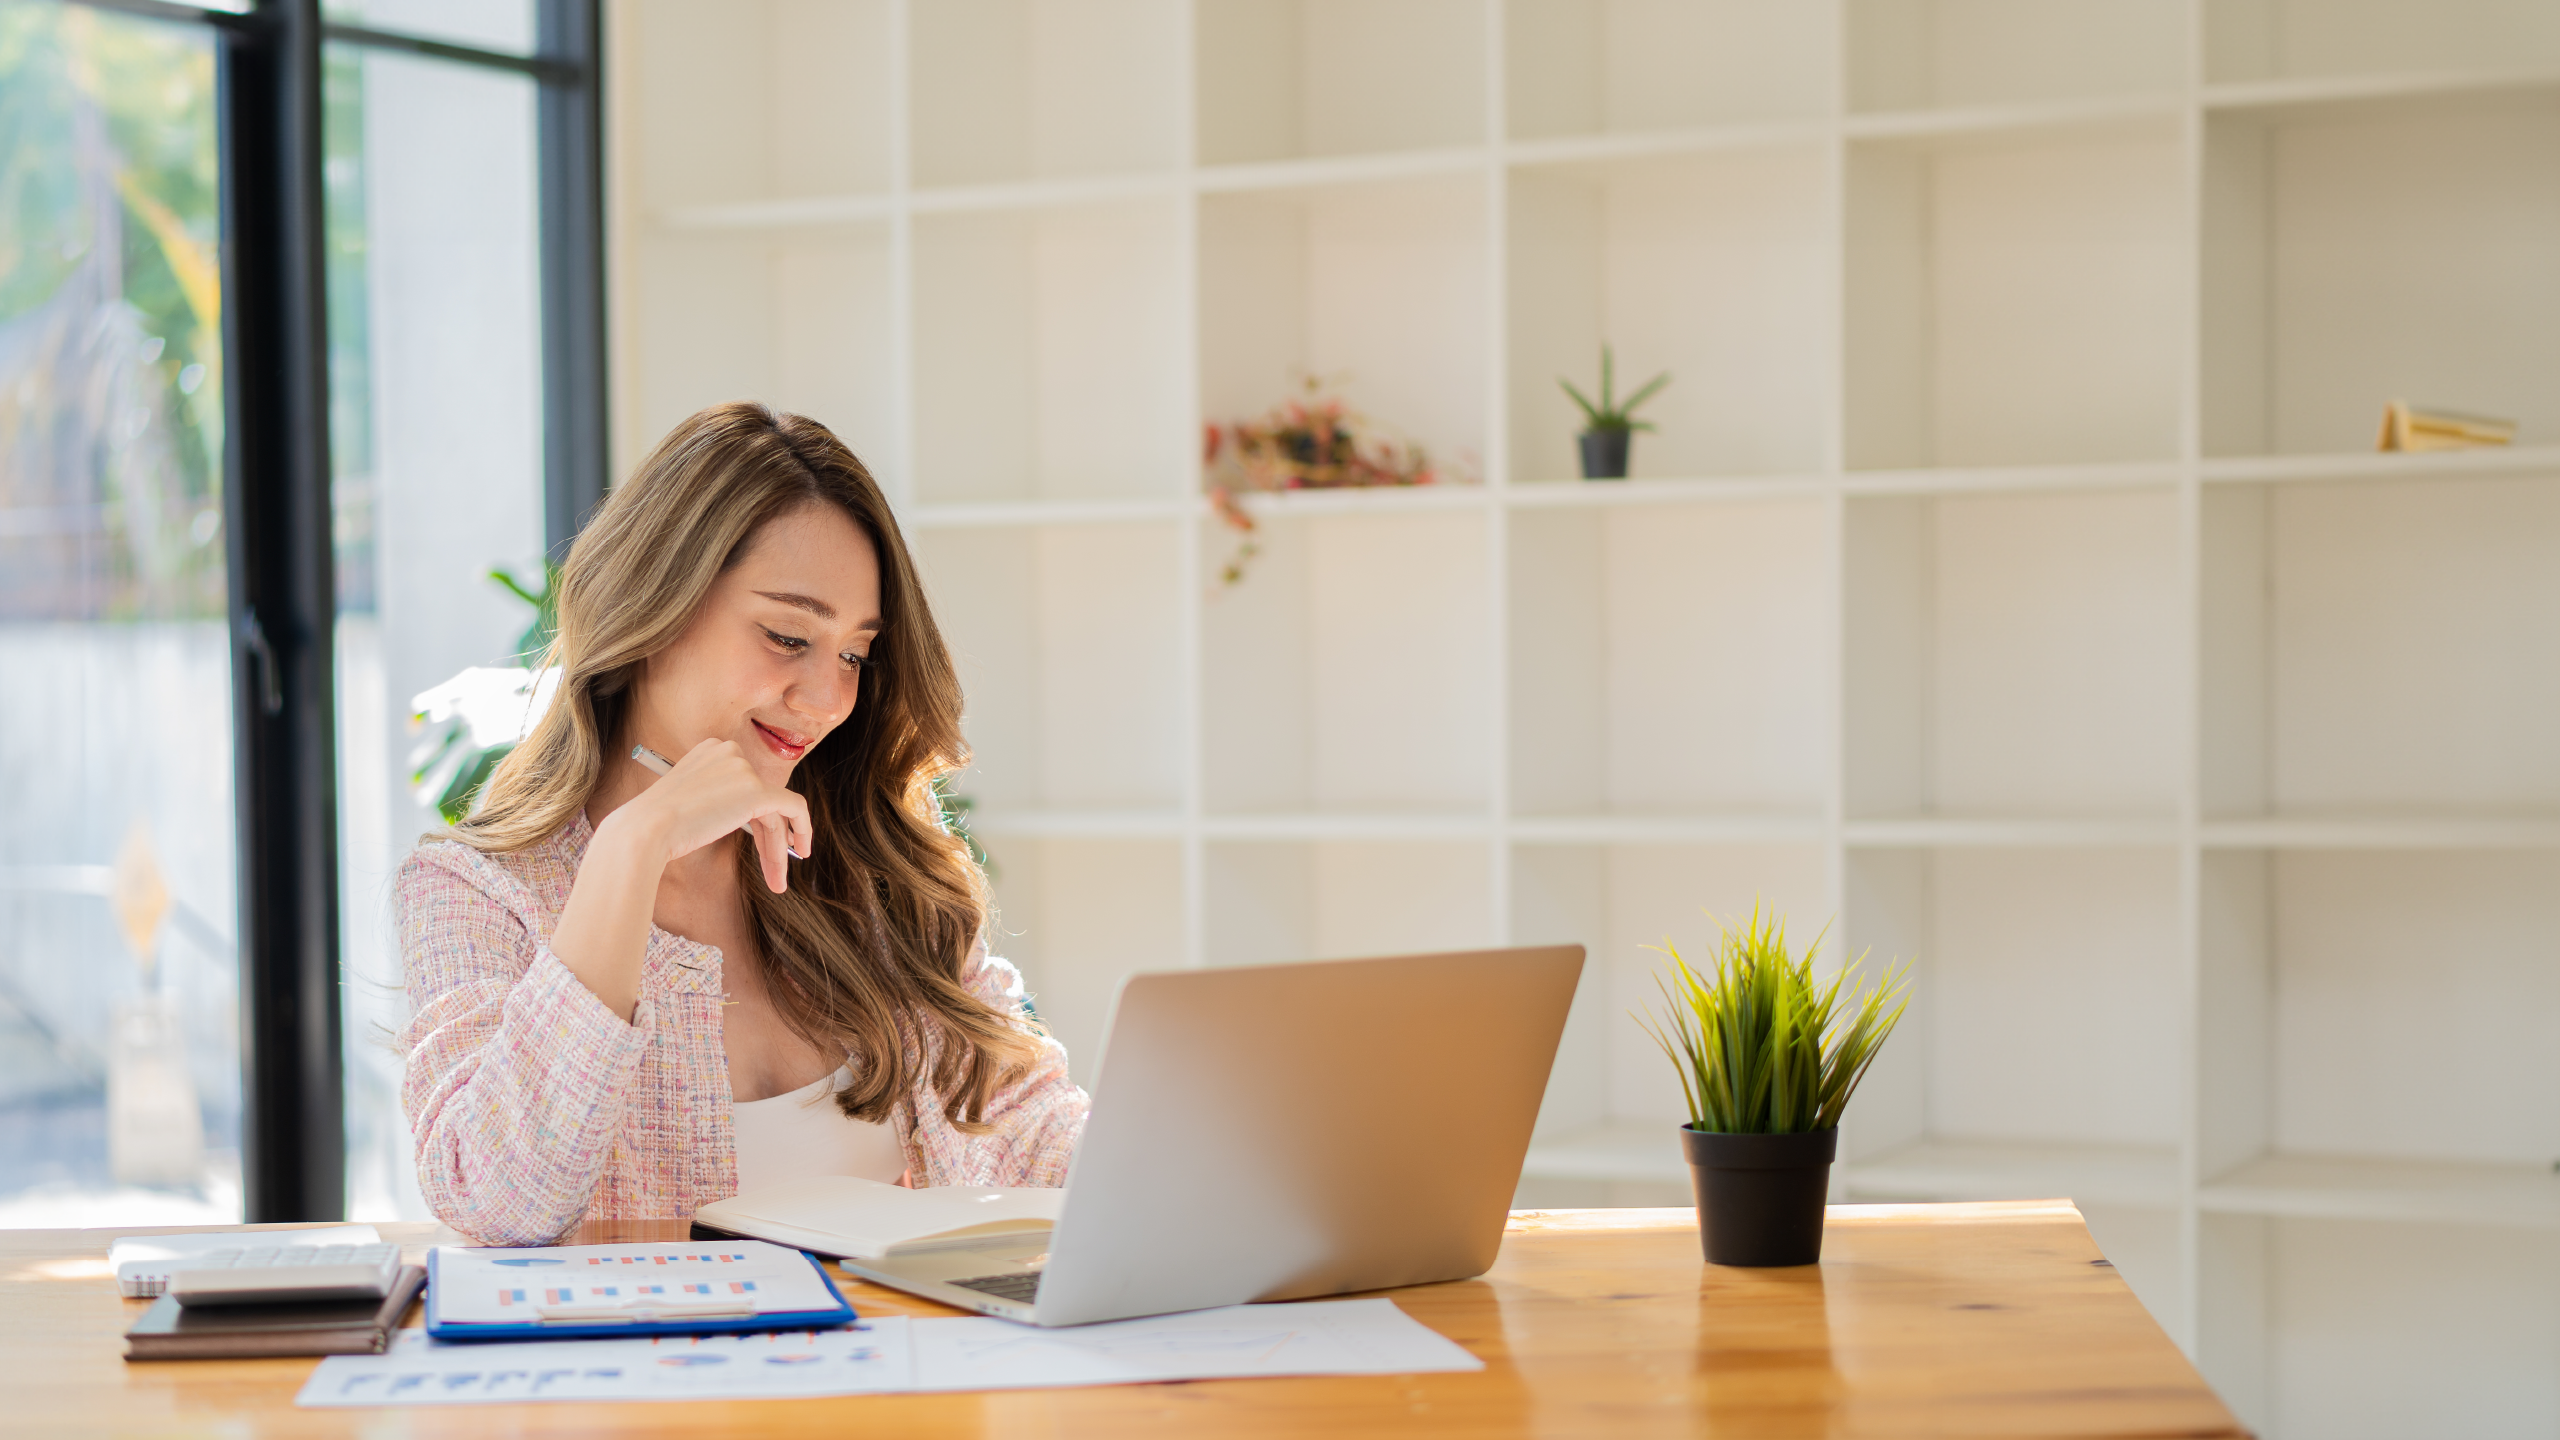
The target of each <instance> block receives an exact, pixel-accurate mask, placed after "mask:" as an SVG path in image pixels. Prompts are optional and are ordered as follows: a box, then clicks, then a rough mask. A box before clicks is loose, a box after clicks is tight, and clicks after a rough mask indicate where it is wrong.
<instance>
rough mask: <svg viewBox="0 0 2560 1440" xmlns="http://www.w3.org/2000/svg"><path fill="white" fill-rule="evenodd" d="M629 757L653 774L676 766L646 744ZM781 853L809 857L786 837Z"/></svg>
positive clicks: (634, 748) (637, 748)
mask: <svg viewBox="0 0 2560 1440" xmlns="http://www.w3.org/2000/svg"><path fill="white" fill-rule="evenodd" d="M631 758H632V759H634V760H637V761H639V762H640V763H641V764H642V765H645V766H647V767H648V768H649V772H650V773H651V774H653V775H664V774H666V773H667V772H668V771H670V770H673V769H674V768H676V762H674V761H673V760H670V759H668V758H667V757H666V756H664V755H661V754H659V753H658V752H657V751H655V750H652V749H650V748H649V747H648V746H646V745H634V746H632V747H631ZM738 828H739V829H740V830H741V831H744V832H745V833H746V834H749V835H753V834H754V833H756V832H755V831H754V830H753V829H750V828H749V827H747V826H744V825H741V826H739V827H738ZM782 853H783V854H785V855H788V856H790V857H791V858H792V859H794V860H806V859H808V858H809V857H808V856H806V855H803V854H801V853H800V852H799V851H797V850H794V849H792V848H791V842H790V841H789V840H788V839H786V840H784V841H783V842H782Z"/></svg>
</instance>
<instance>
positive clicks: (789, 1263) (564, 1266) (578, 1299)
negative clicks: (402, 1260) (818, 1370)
mask: <svg viewBox="0 0 2560 1440" xmlns="http://www.w3.org/2000/svg"><path fill="white" fill-rule="evenodd" d="M430 1299H431V1300H432V1302H433V1303H434V1305H435V1315H436V1319H437V1320H438V1321H439V1322H444V1323H456V1322H458V1323H461V1324H465V1325H526V1324H533V1323H536V1322H539V1321H540V1320H541V1319H542V1312H543V1310H544V1309H545V1308H557V1307H562V1306H574V1307H579V1308H583V1309H614V1308H621V1309H641V1308H645V1307H648V1306H652V1305H692V1306H701V1305H708V1304H715V1303H733V1304H735V1305H736V1306H738V1307H739V1308H741V1309H750V1310H754V1311H756V1312H757V1313H759V1314H763V1313H766V1312H770V1311H775V1310H832V1309H837V1308H838V1303H837V1300H836V1297H835V1296H833V1295H830V1294H828V1293H827V1283H826V1279H825V1277H823V1276H822V1275H820V1274H819V1273H818V1267H817V1266H815V1265H812V1264H810V1263H809V1260H808V1257H806V1256H804V1255H802V1254H801V1253H800V1252H799V1251H797V1250H793V1249H789V1248H787V1247H784V1246H781V1245H767V1244H766V1243H764V1242H763V1241H761V1240H719V1241H711V1240H693V1241H686V1242H684V1243H682V1244H677V1245H664V1244H661V1245H552V1246H540V1247H533V1248H528V1249H521V1250H502V1249H490V1250H482V1249H474V1248H470V1247H466V1246H461V1245H440V1246H438V1247H436V1268H435V1288H434V1291H433V1293H432V1295H431V1296H430Z"/></svg>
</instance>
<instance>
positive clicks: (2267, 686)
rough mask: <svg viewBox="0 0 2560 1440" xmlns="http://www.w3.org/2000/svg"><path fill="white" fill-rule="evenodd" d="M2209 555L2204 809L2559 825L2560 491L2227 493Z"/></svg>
mask: <svg viewBox="0 0 2560 1440" xmlns="http://www.w3.org/2000/svg"><path fill="white" fill-rule="evenodd" d="M2202 542H2203V544H2202V552H2201V553H2202V558H2203V563H2204V579H2205V586H2204V592H2203V599H2204V606H2203V624H2202V632H2201V633H2202V636H2203V642H2204V657H2203V658H2204V671H2203V673H2204V682H2205V688H2204V697H2203V698H2204V714H2205V728H2204V733H2203V736H2202V741H2203V755H2204V786H2205V789H2204V799H2205V804H2206V813H2207V814H2210V815H2234V814H2237V815H2256V814H2272V815H2274V816H2277V817H2282V816H2288V815H2300V816H2304V817H2306V818H2309V817H2317V816H2321V815H2341V814H2343V815H2350V816H2352V815H2358V814H2362V815H2372V816H2383V817H2388V816H2391V815H2408V816H2414V817H2419V818H2421V819H2425V818H2431V817H2440V818H2442V819H2445V820H2449V821H2450V820H2459V819H2463V818H2469V819H2473V820H2477V821H2480V822H2483V823H2484V824H2495V823H2500V822H2503V823H2506V824H2509V825H2524V826H2528V827H2529V826H2530V825H2532V823H2533V822H2535V821H2536V820H2538V819H2540V818H2541V817H2544V816H2548V815H2550V814H2551V813H2552V812H2554V811H2560V737H2555V736H2554V735H2553V734H2552V733H2551V730H2550V727H2549V726H2548V725H2546V724H2544V723H2543V722H2542V719H2541V718H2540V717H2543V716H2546V715H2548V714H2550V713H2552V712H2553V710H2554V709H2555V708H2560V637H2555V635H2554V634H2553V632H2552V628H2551V626H2550V625H2549V624H2548V623H2547V622H2546V621H2545V619H2544V617H2545V616H2547V615H2549V614H2550V613H2551V611H2550V609H2548V608H2546V607H2551V606H2555V605H2560V478H2555V477H2546V476H2485V477H2478V478H2470V477H2455V478H2437V479H2427V480H2388V481H2386V480H2370V481H2362V482H2357V483H2340V484H2309V483H2306V484H2297V485H2287V486H2283V487H2251V488H2246V489H2217V490H2215V491H2213V492H2212V493H2210V494H2209V495H2208V496H2207V497H2206V503H2205V506H2204V510H2203V534H2202ZM2518 838H2522V837H2521V836H2520V837H2518Z"/></svg>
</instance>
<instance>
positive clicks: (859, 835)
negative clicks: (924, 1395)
mask: <svg viewBox="0 0 2560 1440" xmlns="http://www.w3.org/2000/svg"><path fill="white" fill-rule="evenodd" d="M812 504H820V505H834V506H836V507H837V508H839V509H840V510H842V511H843V512H844V513H845V514H846V515H847V516H849V517H850V518H851V519H852V520H853V522H854V523H855V524H856V525H859V526H861V527H862V530H863V533H864V534H866V535H868V536H869V537H870V538H871V545H872V548H873V550H874V551H875V552H877V554H878V556H879V562H880V618H881V622H882V630H881V633H880V635H879V637H878V639H877V640H876V641H875V642H874V643H873V645H872V647H871V665H870V666H869V668H867V669H866V670H865V671H864V673H863V681H862V690H861V695H860V697H859V699H858V701H857V702H856V704H855V706H854V710H853V713H852V714H851V715H850V716H848V717H847V718H846V719H845V721H844V723H843V724H841V725H839V726H837V727H836V729H835V730H834V731H833V732H831V733H830V734H828V735H827V737H826V738H825V739H823V740H821V741H820V742H819V743H818V745H817V746H816V748H814V749H812V750H810V751H809V753H808V754H807V755H806V756H804V757H803V758H802V759H801V761H800V764H799V766H798V768H797V769H796V770H795V771H794V773H793V775H792V780H791V786H792V788H793V789H794V790H796V791H798V792H799V793H800V794H801V795H802V796H804V797H805V798H806V799H807V800H808V802H809V820H810V824H811V826H812V827H813V829H814V830H815V832H816V836H817V841H818V843H817V847H816V849H817V853H816V855H815V856H814V857H813V858H812V859H810V860H808V861H805V862H801V863H799V864H797V865H796V866H795V867H794V869H793V870H792V876H791V888H790V890H789V891H788V892H786V893H784V894H780V895H776V894H774V893H773V892H772V891H770V890H768V889H766V888H765V885H764V883H763V880H762V872H761V871H760V870H759V869H758V867H757V863H756V856H755V850H754V848H753V846H752V844H751V843H750V842H749V841H748V840H747V838H746V837H745V836H744V835H743V834H742V835H740V836H739V837H737V840H736V843H735V848H736V854H737V864H738V871H739V880H738V893H739V894H740V895H741V896H742V897H744V902H745V906H746V912H747V923H748V925H749V927H750V929H751V931H752V932H753V934H754V936H755V941H756V947H757V949H758V951H759V952H761V954H762V957H763V962H764V971H765V975H766V977H767V985H768V988H769V989H770V991H771V993H772V996H773V1001H774V1005H775V1008H776V1009H778V1010H779V1011H780V1012H781V1013H782V1017H783V1019H784V1021H785V1022H786V1023H788V1024H789V1025H790V1026H791V1027H792V1029H793V1030H795V1031H797V1032H798V1033H799V1034H801V1035H802V1036H803V1037H805V1038H806V1039H808V1040H809V1041H810V1043H812V1044H814V1045H818V1046H820V1047H821V1048H826V1049H831V1050H835V1051H840V1052H842V1053H845V1054H847V1055H850V1056H852V1057H854V1058H855V1059H856V1060H857V1061H858V1063H857V1064H856V1066H855V1076H854V1082H853V1084H852V1086H851V1087H850V1088H848V1089H846V1090H844V1091H842V1092H841V1093H840V1094H839V1095H838V1096H837V1103H838V1104H839V1105H840V1106H842V1108H843V1110H844V1112H845V1113H846V1114H848V1115H851V1116H853V1117H854V1118H856V1119H861V1120H875V1121H877V1120H886V1119H887V1118H888V1116H889V1113H890V1111H891V1110H892V1109H893V1108H894V1107H895V1106H896V1104H897V1102H898V1099H899V1097H900V1096H902V1095H904V1094H906V1093H907V1092H908V1090H909V1089H910V1088H912V1086H913V1085H914V1084H915V1083H916V1082H917V1081H918V1080H919V1079H926V1080H929V1082H930V1084H931V1086H932V1088H933V1091H934V1093H935V1094H936V1095H937V1096H939V1097H940V1098H941V1100H942V1104H943V1109H944V1113H945V1114H946V1115H947V1116H948V1117H949V1119H950V1120H951V1121H952V1123H954V1124H956V1125H959V1126H961V1127H962V1128H964V1129H969V1130H981V1129H983V1128H984V1118H985V1115H986V1109H987V1104H988V1100H989V1097H990V1096H991V1095H992V1094H993V1093H994V1092H995V1091H996V1090H997V1089H998V1088H999V1087H1001V1086H1002V1085H1004V1084H1005V1083H1007V1082H1008V1081H1009V1080H1010V1079H1011V1078H1012V1077H1013V1076H1015V1075H1016V1074H1018V1073H1020V1071H1021V1069H1022V1068H1023V1067H1024V1066H1025V1065H1027V1064H1028V1063H1029V1062H1030V1060H1031V1059H1032V1057H1033V1055H1034V1054H1035V1053H1036V1052H1035V1046H1036V1044H1037V1041H1036V1040H1035V1039H1034V1038H1033V1037H1034V1036H1035V1034H1036V1033H1037V1031H1036V1029H1035V1027H1034V1026H1033V1024H1032V1022H1029V1021H1027V1020H1026V1019H1024V1017H1022V1016H1019V1015H1015V1014H1011V1013H1008V1012H1005V1011H1001V1010H998V1009H996V1008H993V1007H991V1006H989V1005H987V1004H986V1003H985V1002H983V1001H981V1000H979V999H978V998H977V997H976V996H974V995H972V994H971V993H970V992H969V991H968V989H967V988H966V987H965V986H964V985H963V984H962V983H961V973H962V967H963V966H965V965H966V964H967V963H968V957H969V952H970V949H971V947H972V946H973V944H974V943H975V942H976V939H977V936H978V929H979V926H980V925H981V923H982V922H983V921H984V919H985V917H986V912H987V893H986V884H985V879H984V877H983V876H982V875H980V873H979V871H978V868H977V866H975V865H974V864H972V863H971V862H970V859H969V853H968V850H967V847H966V846H965V845H964V844H963V843H962V841H961V840H960V839H959V838H958V837H956V836H954V835H952V834H951V833H950V832H949V831H948V830H946V829H945V828H944V827H943V824H942V820H941V809H940V806H939V804H938V803H937V801H936V800H935V797H934V795H933V782H934V780H935V779H936V778H937V777H939V776H941V775H943V774H945V773H948V772H950V771H952V770H956V769H958V768H960V767H961V766H962V765H964V764H966V763H967V761H968V753H969V752H968V747H967V745H966V743H965V742H964V741H963V740H962V739H961V736H960V700H961V697H960V681H959V677H958V675H957V674H956V673H955V672H954V670H953V668H952V664H951V652H950V650H949V648H948V647H946V646H945V645H944V644H943V641H942V632H941V631H940V629H939V628H937V627H936V626H935V625H934V623H933V612H932V611H931V610H930V609H929V608H927V606H926V604H925V597H924V589H923V587H922V586H921V585H920V584H919V583H918V582H917V579H916V571H915V564H914V561H913V560H912V559H911V558H910V557H909V556H908V554H907V547H906V541H905V540H904V539H903V538H902V537H901V536H900V535H899V533H898V524H897V521H896V520H895V519H894V518H893V517H892V516H891V515H890V513H889V505H888V501H887V500H886V499H884V498H883V497H882V495H881V493H880V487H879V485H878V484H877V483H875V482H874V481H873V480H872V478H871V472H870V471H869V470H867V469H865V468H864V467H863V464H862V462H861V461H860V460H858V459H856V458H854V454H853V452H852V451H851V450H850V449H847V448H846V447H845V444H844V442H843V441H841V440H838V439H837V438H836V437H835V435H834V434H833V433H832V432H830V431H829V430H828V429H827V427H825V426H824V425H821V424H819V423H818V422H817V421H815V420H811V419H808V418H807V417H805V416H800V415H791V414H778V413H776V412H774V411H772V410H769V409H767V408H766V407H764V406H762V405H755V404H731V405H715V406H713V407H711V408H710V409H708V410H704V411H702V412H700V413H698V414H696V415H694V416H692V417H691V418H689V419H687V420H685V421H684V422H683V423H682V424H679V425H678V426H676V427H675V429H674V430H672V431H670V432H669V433H668V435H667V437H666V438H665V439H664V440H661V441H659V442H658V446H657V448H656V449H655V450H652V451H651V452H650V453H649V456H648V458H647V459H645V460H643V461H641V462H640V467H639V469H637V470H636V471H634V472H633V473H632V475H631V478H630V479H629V480H626V481H625V482H623V484H622V485H621V487H620V488H618V489H616V490H615V491H614V492H613V493H612V494H611V495H610V496H608V497H607V498H606V500H605V502H604V504H603V506H602V507H601V508H600V509H598V510H597V512H596V515H595V518H594V519H593V520H592V521H590V522H589V523H588V525H587V527H586V529H585V531H584V532H582V533H581V534H580V535H579V536H578V540H577V543H576V544H575V545H573V546H572V547H571V548H570V551H569V559H568V563H567V565H566V566H564V567H563V568H562V571H561V575H560V580H559V594H560V605H559V615H560V629H559V634H558V637H557V638H556V639H555V640H554V641H553V642H552V646H551V651H550V654H549V655H548V656H547V657H546V663H548V664H551V665H554V666H557V667H559V669H560V672H561V675H560V685H559V690H558V692H557V694H556V696H555V697H554V699H553V700H552V702H551V707H550V709H549V710H548V711H546V712H545V713H544V715H543V717H542V719H541V721H540V723H539V724H537V725H536V726H535V727H534V731H533V734H532V735H531V736H529V737H528V738H527V739H526V740H525V742H524V743H523V744H521V745H519V746H517V747H516V749H515V750H514V751H513V752H512V753H511V754H509V755H508V756H507V757H506V759H505V760H503V761H501V762H500V763H499V765H498V768H497V770H496V772H495V773H494V774H492V775H491V776H490V777H489V783H488V788H487V792H486V794H485V796H484V798H483V799H482V800H481V803H480V805H479V808H478V809H477V810H476V811H475V812H474V813H473V814H472V815H471V817H470V818H469V819H467V820H465V821H463V822H462V823H461V824H460V825H458V826H456V827H454V835H455V838H457V839H459V840H461V841H463V842H464V843H465V844H468V845H471V846H474V847H476V848H478V849H480V850H483V851H489V852H507V851H515V850H522V849H525V848H526V847H528V846H532V845H536V844H539V843H541V842H542V841H544V840H547V839H549V838H551V837H552V836H554V835H556V834H558V833H559V832H560V831H561V830H562V829H563V828H564V827H566V826H568V825H569V824H570V823H571V822H572V821H573V820H574V819H575V818H576V817H577V816H578V814H579V813H580V812H581V811H582V810H583V809H584V808H585V806H586V803H587V797H588V795H589V794H591V793H592V792H593V791H594V790H595V788H596V783H597V781H598V779H599V777H601V776H602V774H603V772H604V766H605V764H606V763H607V760H608V755H607V747H608V746H610V745H611V744H612V743H613V741H614V739H615V736H616V734H617V733H618V730H619V727H620V725H621V723H622V718H623V715H624V713H625V711H626V710H627V708H628V706H629V704H630V699H631V693H632V685H633V683H634V682H635V681H637V680H638V679H639V677H640V673H641V667H642V665H643V663H644V662H645V661H647V660H648V658H649V657H650V656H652V655H654V654H656V653H658V652H659V651H661V650H663V649H665V648H667V647H668V646H669V645H671V644H673V643H674V642H675V640H676V638H677V637H678V636H680V635H682V634H683V633H684V630H685V627H686V626H687V625H689V624H690V623H691V622H692V620H693V616H694V613H695V611H696V610H698V609H699V608H700V607H701V605H702V602H703V598H704V596H706V595H707V594H708V593H709V592H710V589H711V585H712V582H713V581H714V580H715V579H716V578H718V576H719V575H720V573H721V572H722V571H724V570H726V569H727V568H728V567H729V566H731V565H733V564H735V563H737V561H738V559H739V557H740V556H742V555H743V554H744V553H745V552H746V548H747V546H748V544H749V542H751V541H752V540H753V539H754V537H755V534H756V532H757V530H758V529H759V528H760V527H762V526H763V525H765V524H767V523H768V522H770V521H772V520H774V519H776V518H778V517H780V516H782V515H785V514H788V513H791V512H793V511H796V510H798V509H800V508H801V507H803V506H807V505H812ZM910 1027H912V1029H913V1032H914V1034H913V1039H914V1043H913V1044H912V1045H910V1044H908V1043H905V1040H906V1037H907V1035H908V1033H909V1031H910Z"/></svg>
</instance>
